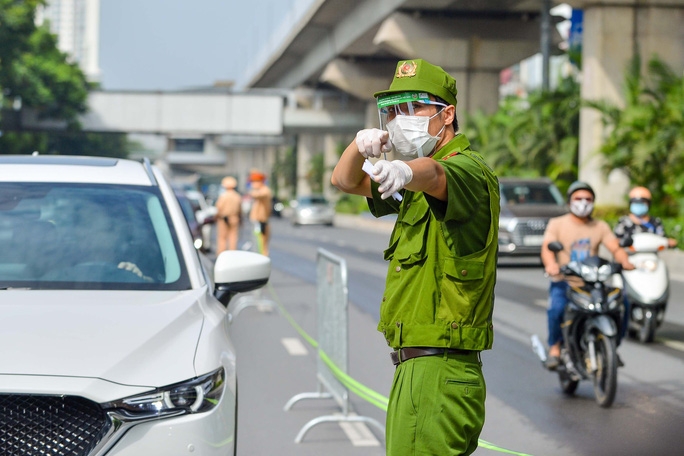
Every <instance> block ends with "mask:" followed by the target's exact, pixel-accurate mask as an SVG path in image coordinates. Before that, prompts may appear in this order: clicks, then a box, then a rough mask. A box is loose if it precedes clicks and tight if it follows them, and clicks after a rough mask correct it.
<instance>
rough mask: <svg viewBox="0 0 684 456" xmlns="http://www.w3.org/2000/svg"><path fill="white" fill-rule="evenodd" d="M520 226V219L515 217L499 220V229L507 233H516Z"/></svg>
mask: <svg viewBox="0 0 684 456" xmlns="http://www.w3.org/2000/svg"><path fill="white" fill-rule="evenodd" d="M516 226H518V219H517V218H515V217H501V218H500V219H499V229H500V230H506V231H510V232H512V231H515V227H516Z"/></svg>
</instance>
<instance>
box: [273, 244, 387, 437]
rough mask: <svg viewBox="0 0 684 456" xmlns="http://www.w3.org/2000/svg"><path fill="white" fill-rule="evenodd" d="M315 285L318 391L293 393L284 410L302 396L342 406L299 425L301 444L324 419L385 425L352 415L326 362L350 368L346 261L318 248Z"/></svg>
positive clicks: (341, 368)
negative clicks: (328, 413) (331, 412)
mask: <svg viewBox="0 0 684 456" xmlns="http://www.w3.org/2000/svg"><path fill="white" fill-rule="evenodd" d="M316 271H317V273H316V287H317V293H316V294H317V305H318V318H317V326H318V365H317V373H316V377H317V379H318V390H317V391H316V392H311V393H300V394H297V395H295V396H293V397H292V398H291V399H290V400H289V401H287V404H285V407H284V409H285V411H288V410H290V409H291V408H292V406H293V405H294V404H295V403H296V402H298V401H300V400H303V399H334V400H335V401H336V402H337V404H338V405H339V407H340V408H341V409H342V412H341V413H340V414H335V415H325V416H320V417H318V418H314V419H313V420H311V421H309V422H308V423H306V424H305V425H304V427H302V429H301V430H300V431H299V433H298V434H297V437H296V438H295V442H296V443H301V441H302V440H303V439H304V436H305V435H306V433H307V432H309V430H310V429H311V428H312V427H314V426H316V425H317V424H320V423H327V422H365V423H368V424H370V425H372V426H374V427H375V428H377V429H379V430H380V431H381V432H382V433H383V434H384V432H385V428H384V427H383V426H382V425H381V424H380V423H378V421H377V420H375V419H373V418H370V417H366V416H359V415H356V414H352V411H351V404H350V403H349V390H348V388H347V387H346V386H345V385H344V384H343V383H342V382H341V381H340V380H339V379H338V377H337V376H336V375H335V372H334V371H333V370H332V369H331V366H330V365H329V364H328V363H332V364H333V365H334V367H335V368H337V370H338V371H341V372H342V373H343V374H347V373H348V369H349V357H348V348H349V321H348V320H349V318H348V288H347V263H346V261H345V260H344V259H343V258H340V257H338V256H336V255H333V254H332V253H330V252H328V251H326V250H324V249H321V248H319V249H318V254H317V258H316Z"/></svg>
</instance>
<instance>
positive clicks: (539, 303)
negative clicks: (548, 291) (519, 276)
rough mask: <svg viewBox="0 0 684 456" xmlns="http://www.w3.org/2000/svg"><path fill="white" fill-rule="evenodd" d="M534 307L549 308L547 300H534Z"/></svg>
mask: <svg viewBox="0 0 684 456" xmlns="http://www.w3.org/2000/svg"><path fill="white" fill-rule="evenodd" d="M534 305H535V306H539V307H544V308H546V307H548V306H549V300H548V299H535V300H534Z"/></svg>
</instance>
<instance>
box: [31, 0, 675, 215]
mask: <svg viewBox="0 0 684 456" xmlns="http://www.w3.org/2000/svg"><path fill="white" fill-rule="evenodd" d="M559 3H561V2H558V1H551V0H470V1H466V0H295V1H294V2H293V3H292V11H291V14H288V15H287V16H286V20H285V21H284V22H283V24H282V25H281V27H280V28H278V29H276V30H275V31H274V35H273V37H272V39H271V40H270V41H269V44H268V45H267V46H266V47H265V48H264V50H263V52H262V53H260V54H259V55H256V56H254V59H253V61H251V62H248V63H247V65H246V73H245V77H244V80H242V81H238V84H237V88H238V90H239V92H228V93H222V94H221V93H211V94H203V93H198V92H192V93H176V92H174V93H157V92H150V93H124V92H95V93H93V94H92V95H91V99H90V103H89V104H90V107H91V112H90V113H89V114H88V115H86V116H84V118H83V119H82V121H83V124H84V127H85V128H86V129H87V130H91V131H126V132H141V133H143V132H144V133H148V134H149V133H151V134H155V135H159V136H161V137H163V138H165V139H166V140H167V142H168V146H167V147H166V148H165V149H166V150H167V152H166V154H165V155H164V157H163V159H164V160H165V161H166V162H167V163H169V165H170V166H171V167H172V168H173V169H176V170H178V171H180V172H195V173H202V174H214V175H216V176H220V175H224V174H234V175H237V176H238V177H240V176H244V175H246V173H247V170H248V169H249V168H251V167H258V168H261V169H264V170H266V171H268V170H270V169H271V168H272V167H273V166H274V164H275V161H276V158H275V157H276V155H277V153H278V152H279V151H282V150H283V149H284V148H285V147H294V148H295V149H296V152H297V161H298V166H297V169H298V171H297V172H298V176H297V177H298V182H297V193H308V192H310V191H311V189H310V187H309V183H308V177H307V175H308V174H309V171H310V163H311V158H312V157H313V156H314V155H316V154H319V153H323V154H324V157H325V165H326V166H325V168H326V169H327V170H330V169H332V166H333V165H334V164H335V162H336V161H337V158H338V156H339V152H340V150H341V148H343V147H344V146H346V145H347V144H348V143H349V142H350V141H351V139H352V138H353V136H354V134H355V132H356V131H357V130H358V129H360V128H363V127H364V126H373V125H375V124H376V123H377V112H376V109H375V105H374V102H373V98H372V94H373V93H374V92H375V91H378V90H382V89H385V88H387V86H388V84H389V82H390V79H391V75H392V74H393V71H394V67H395V64H396V62H397V60H400V59H406V58H417V57H421V58H425V59H427V60H429V61H431V62H433V63H435V64H438V65H440V66H442V67H443V68H445V69H446V70H447V71H449V72H450V73H452V74H453V75H454V76H455V78H456V80H457V87H458V91H459V97H458V106H457V112H458V114H459V116H461V118H462V117H463V114H464V113H468V112H473V111H475V110H478V109H481V110H484V111H485V112H492V111H494V110H495V109H496V108H497V105H498V100H499V74H500V72H501V70H502V69H504V68H507V67H508V66H510V65H512V64H514V63H516V62H519V61H521V60H523V59H525V58H527V57H530V56H532V55H534V54H536V53H538V52H539V51H540V50H541V49H542V43H550V48H551V50H552V51H553V49H557V46H556V45H557V44H558V43H559V42H560V36H559V35H558V33H557V31H556V28H555V27H550V26H549V27H542V24H544V23H545V22H544V21H543V18H545V17H546V15H545V14H544V11H545V9H543V7H544V6H555V5H558V4H559ZM563 3H569V4H570V5H572V6H573V7H575V8H582V9H583V10H584V25H583V28H584V32H583V37H584V39H583V45H582V60H583V75H582V97H583V98H585V99H608V100H612V101H614V102H618V103H620V102H621V100H622V82H623V75H624V69H625V68H626V65H627V62H628V61H629V60H630V58H631V57H632V55H633V54H634V52H635V51H636V50H639V51H640V52H641V54H642V57H644V59H643V61H644V64H645V62H646V61H647V60H648V58H649V57H650V56H651V55H653V54H658V55H659V56H660V57H661V58H662V59H664V60H665V61H666V62H667V63H669V64H670V65H672V67H673V68H674V69H675V70H676V71H678V72H681V71H682V70H683V69H684V0H569V1H567V2H563ZM553 23H555V20H554V19H551V21H550V22H549V23H547V25H551V24H553ZM543 30H547V31H548V33H547V34H546V36H547V38H548V39H546V40H543V39H542V35H543V33H542V31H543ZM23 114H24V115H23V118H22V124H23V127H24V128H46V127H56V126H54V125H46V124H45V122H42V123H41V121H38V120H37V119H36V118H35V116H34V117H31V113H23ZM580 122H581V131H580V135H581V138H580V178H582V179H584V180H587V181H589V182H591V183H592V185H594V186H595V188H596V189H597V193H598V197H599V200H600V201H601V202H615V200H617V199H618V198H621V196H622V191H617V192H610V191H609V188H610V187H611V186H612V187H613V188H619V186H616V185H614V183H613V182H611V183H608V182H606V179H605V178H604V177H603V175H602V174H601V171H600V169H601V167H600V163H599V158H598V157H597V156H596V155H595V154H594V152H595V151H596V150H597V148H598V146H599V145H600V144H601V138H602V125H601V121H600V118H599V114H598V113H597V112H595V111H592V110H583V111H582V114H581V119H580ZM185 140H187V141H185ZM193 140H194V141H195V142H196V143H197V142H201V143H202V146H201V147H200V148H198V147H195V149H193V150H179V148H178V147H177V145H178V144H188V143H190V144H193V143H192V141H193ZM184 141H185V142H184ZM195 145H196V144H195ZM324 182H327V179H324Z"/></svg>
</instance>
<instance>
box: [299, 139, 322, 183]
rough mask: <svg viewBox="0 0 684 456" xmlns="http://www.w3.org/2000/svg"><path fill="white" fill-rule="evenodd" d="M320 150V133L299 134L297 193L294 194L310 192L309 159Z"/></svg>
mask: <svg viewBox="0 0 684 456" xmlns="http://www.w3.org/2000/svg"><path fill="white" fill-rule="evenodd" d="M321 150H322V148H321V137H320V135H316V134H308V133H300V134H299V137H298V138H297V192H296V193H297V194H296V195H294V196H299V195H309V194H311V185H309V178H308V174H309V170H310V168H311V159H312V158H313V156H314V155H315V154H316V153H318V152H320V151H321Z"/></svg>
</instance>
